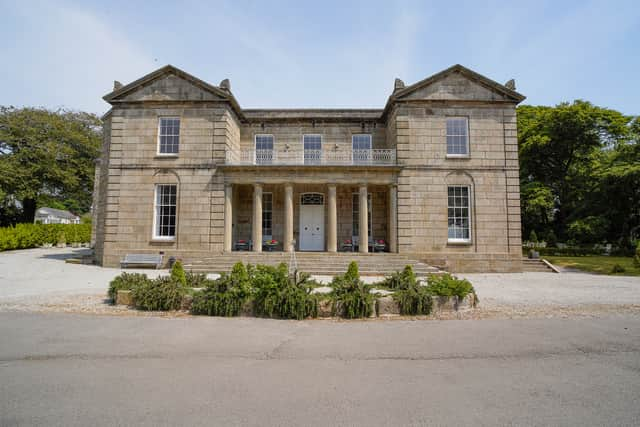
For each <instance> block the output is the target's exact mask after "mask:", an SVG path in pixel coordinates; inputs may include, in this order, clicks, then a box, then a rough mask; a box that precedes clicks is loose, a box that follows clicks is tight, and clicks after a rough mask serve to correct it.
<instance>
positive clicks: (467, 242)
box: [447, 184, 473, 245]
mask: <svg viewBox="0 0 640 427" xmlns="http://www.w3.org/2000/svg"><path fill="white" fill-rule="evenodd" d="M450 188H466V189H467V206H466V209H467V224H468V229H469V237H468V238H458V237H449V220H450V219H451V218H453V220H454V222H455V220H456V219H458V218H460V219H462V218H464V217H462V216H460V217H457V216H456V214H455V210H456V209H464V208H465V206H456V205H455V197H456V196H455V194H454V196H453V197H454V205H453V206H451V205H449V189H450ZM454 193H455V190H454ZM472 200H473V196H472V188H471V186H470V185H465V184H459V185H456V184H449V185H447V243H449V244H454V245H470V244H472V240H473V215H472ZM449 209H453V210H454V215H453V217H451V216H449Z"/></svg>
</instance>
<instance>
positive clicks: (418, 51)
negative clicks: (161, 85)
mask: <svg viewBox="0 0 640 427" xmlns="http://www.w3.org/2000/svg"><path fill="white" fill-rule="evenodd" d="M452 5H455V6H452ZM0 10H2V13H1V14H0V58H2V66H1V67H0V104H1V105H16V106H24V105H29V106H45V107H49V108H57V107H67V108H73V109H80V110H86V111H91V112H95V113H98V114H101V113H104V112H105V111H106V110H107V109H108V105H107V104H106V103H105V102H104V101H102V99H101V98H102V96H103V95H104V94H106V93H107V92H109V91H110V90H111V88H112V86H113V80H119V81H121V82H123V83H125V84H126V83H128V82H130V81H132V80H135V79H136V78H139V77H141V76H143V75H144V74H147V73H149V72H151V71H153V70H154V69H156V68H159V67H161V66H163V65H165V64H168V63H170V64H173V65H175V66H177V67H180V68H182V69H184V70H185V71H187V72H189V73H191V74H194V75H195V76H197V77H199V78H201V79H203V80H205V81H208V82H210V83H213V84H218V83H219V82H220V80H222V79H224V78H229V79H230V80H231V85H232V91H233V92H234V94H235V95H236V97H237V98H238V100H239V102H240V104H241V105H242V106H243V107H244V108H256V107H270V108H287V107H289V108H295V107H307V108H308V107H338V108H339V107H344V108H354V107H368V108H382V106H383V105H384V103H385V101H386V98H387V96H388V95H389V93H390V92H391V88H392V86H393V80H394V78H395V77H399V78H401V79H403V80H404V81H405V82H406V83H407V84H410V83H412V82H415V81H417V80H421V79H423V78H424V77H427V76H429V75H431V74H433V73H436V72H438V71H440V70H442V69H444V68H446V67H449V66H450V65H453V64H456V63H460V64H462V65H465V66H467V67H469V68H472V69H474V70H475V71H477V72H479V73H481V74H484V75H486V76H487V77H490V78H492V79H494V80H497V81H499V82H505V81H507V80H508V79H510V78H515V79H516V83H517V88H518V91H520V92H521V93H523V94H524V95H526V96H527V98H528V99H527V100H526V101H525V103H528V104H544V105H551V104H556V103H558V102H562V101H571V100H574V99H578V98H581V99H586V100H589V101H591V102H593V103H595V104H597V105H601V106H606V107H610V108H614V109H617V110H620V111H622V112H623V113H626V114H633V115H636V114H640V79H639V77H638V76H639V75H640V74H639V70H640V4H639V3H637V1H614V0H611V1H535V2H531V1H529V2H517V1H510V2H493V1H483V2H480V1H476V2H464V1H457V2H450V1H443V2H428V1H421V2H417V1H416V2H412V1H398V2H392V1H380V2H375V1H364V2H349V1H346V0H343V1H329V0H323V1H321V2H304V1H300V0H298V1H290V2H285V1H283V2H271V3H269V4H267V2H261V1H239V0H236V1H221V2H215V1H203V2H189V1H172V2H166V3H165V2H162V1H154V2H150V3H148V4H146V3H143V2H137V1H131V0H129V1H108V2H105V1H99V2H90V1H85V2H80V1H78V2H74V1H64V0H61V1H51V2H29V1H8V0H0Z"/></svg>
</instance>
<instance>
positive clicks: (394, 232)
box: [389, 185, 398, 252]
mask: <svg viewBox="0 0 640 427" xmlns="http://www.w3.org/2000/svg"><path fill="white" fill-rule="evenodd" d="M389 252H398V187H397V186H396V185H392V186H390V187H389Z"/></svg>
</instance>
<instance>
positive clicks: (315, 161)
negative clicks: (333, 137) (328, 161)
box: [302, 133, 324, 165]
mask: <svg viewBox="0 0 640 427" xmlns="http://www.w3.org/2000/svg"><path fill="white" fill-rule="evenodd" d="M307 136H317V137H319V138H320V148H319V150H313V151H320V156H319V158H318V159H307V149H306V147H305V144H306V143H307V141H305V138H306V137H307ZM323 139H324V138H323V137H322V134H321V133H304V134H302V160H303V163H304V164H305V165H319V164H322V147H323V145H324V141H323ZM310 143H311V142H310ZM313 143H315V142H313ZM310 151H311V150H310Z"/></svg>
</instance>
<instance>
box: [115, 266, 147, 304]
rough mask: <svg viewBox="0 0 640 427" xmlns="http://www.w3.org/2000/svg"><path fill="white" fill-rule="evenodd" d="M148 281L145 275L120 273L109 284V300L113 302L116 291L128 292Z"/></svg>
mask: <svg viewBox="0 0 640 427" xmlns="http://www.w3.org/2000/svg"><path fill="white" fill-rule="evenodd" d="M148 281H149V278H148V277H147V275H146V274H140V273H122V274H120V275H118V276H116V277H114V279H113V280H112V281H111V282H110V283H109V291H108V294H109V298H110V299H111V301H113V302H115V300H116V294H117V293H118V291H122V290H127V291H130V290H133V289H134V288H136V287H138V286H140V285H141V284H143V283H146V282H148Z"/></svg>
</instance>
